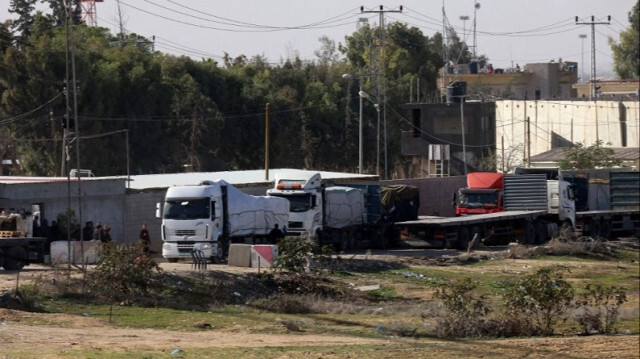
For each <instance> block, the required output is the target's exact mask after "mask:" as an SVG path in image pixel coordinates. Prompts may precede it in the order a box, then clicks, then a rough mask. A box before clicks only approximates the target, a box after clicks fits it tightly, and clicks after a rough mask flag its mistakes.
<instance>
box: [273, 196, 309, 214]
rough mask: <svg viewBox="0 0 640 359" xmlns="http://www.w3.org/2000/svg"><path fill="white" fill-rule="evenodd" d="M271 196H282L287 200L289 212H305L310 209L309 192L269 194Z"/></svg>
mask: <svg viewBox="0 0 640 359" xmlns="http://www.w3.org/2000/svg"><path fill="white" fill-rule="evenodd" d="M271 196H275V197H282V198H286V199H288V200H289V211H290V212H306V211H308V210H310V209H311V194H310V193H304V194H288V195H285V194H271Z"/></svg>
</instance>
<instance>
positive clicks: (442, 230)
mask: <svg viewBox="0 0 640 359" xmlns="http://www.w3.org/2000/svg"><path fill="white" fill-rule="evenodd" d="M546 216H547V211H544V210H536V211H525V210H520V211H507V212H497V213H487V214H478V215H473V216H463V217H434V216H425V217H419V218H418V219H417V220H415V221H405V222H396V226H397V227H398V228H400V229H401V230H404V231H406V232H408V233H409V234H411V236H412V237H414V238H418V239H422V240H424V241H426V242H428V243H432V244H434V245H435V244H440V245H441V246H442V247H444V248H454V247H455V248H458V249H463V250H464V249H467V247H468V245H469V242H470V241H471V240H472V239H473V237H474V236H475V235H476V234H478V235H479V236H480V237H481V238H483V239H484V240H485V242H490V243H492V244H500V243H508V242H510V241H513V240H517V241H518V242H519V243H523V244H536V243H543V242H545V241H546V240H547V239H548V237H549V235H550V234H552V233H553V232H554V231H557V228H556V229H555V230H554V228H553V226H554V224H552V223H550V222H548V221H547V220H546Z"/></svg>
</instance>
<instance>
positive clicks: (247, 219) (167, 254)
mask: <svg viewBox="0 0 640 359" xmlns="http://www.w3.org/2000/svg"><path fill="white" fill-rule="evenodd" d="M156 216H157V217H159V218H162V228H161V229H162V231H161V236H162V241H163V245H162V256H163V257H164V258H166V259H167V260H168V261H169V262H177V261H178V260H179V259H181V258H191V257H192V253H193V252H194V251H202V255H203V256H204V257H205V258H208V259H211V260H212V261H214V262H220V261H222V260H223V259H224V258H225V257H226V255H227V253H228V246H229V244H230V243H254V242H256V241H263V240H266V238H267V237H268V235H269V232H270V231H271V230H272V229H273V228H274V227H275V225H276V224H277V225H278V226H279V227H280V228H283V227H284V226H286V225H287V222H288V219H289V201H287V200H285V199H282V198H277V197H267V196H251V195H248V194H245V193H243V192H242V191H240V190H239V189H237V188H235V187H234V186H233V185H231V184H229V183H227V182H226V181H224V180H218V181H203V182H201V183H199V184H198V185H190V186H174V187H170V188H168V189H167V193H166V195H165V199H164V203H162V204H161V203H158V204H157V205H156Z"/></svg>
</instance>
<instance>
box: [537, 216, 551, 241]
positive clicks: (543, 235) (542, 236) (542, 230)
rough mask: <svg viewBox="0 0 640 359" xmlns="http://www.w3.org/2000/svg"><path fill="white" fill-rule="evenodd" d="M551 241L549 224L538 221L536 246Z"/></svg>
mask: <svg viewBox="0 0 640 359" xmlns="http://www.w3.org/2000/svg"><path fill="white" fill-rule="evenodd" d="M548 239H549V235H548V233H547V224H546V223H545V222H544V221H536V242H535V243H536V244H544V243H545V242H546V241H547V240H548Z"/></svg>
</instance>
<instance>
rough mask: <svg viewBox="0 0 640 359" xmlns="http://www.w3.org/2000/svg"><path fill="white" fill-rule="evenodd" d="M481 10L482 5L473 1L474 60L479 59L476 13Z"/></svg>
mask: <svg viewBox="0 0 640 359" xmlns="http://www.w3.org/2000/svg"><path fill="white" fill-rule="evenodd" d="M479 8H480V4H478V3H477V2H476V1H475V0H474V1H473V59H474V60H476V59H477V52H476V49H477V48H478V44H477V43H476V40H477V37H476V12H478V9H479Z"/></svg>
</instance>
